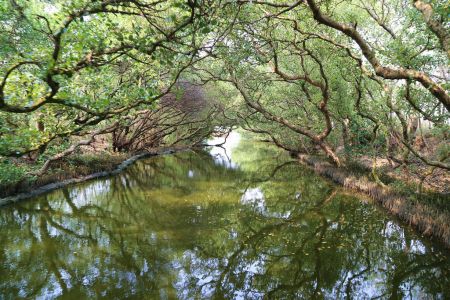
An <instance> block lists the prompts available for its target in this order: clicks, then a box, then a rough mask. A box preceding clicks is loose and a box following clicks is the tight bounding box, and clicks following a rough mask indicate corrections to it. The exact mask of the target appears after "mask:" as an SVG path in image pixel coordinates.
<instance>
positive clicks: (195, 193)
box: [0, 140, 450, 299]
mask: <svg viewBox="0 0 450 300" xmlns="http://www.w3.org/2000/svg"><path fill="white" fill-rule="evenodd" d="M214 154H217V153H214ZM227 154H228V156H229V159H228V160H227V159H225V160H226V161H229V162H231V161H233V165H231V164H230V163H227V164H223V163H220V162H219V160H218V158H217V157H215V156H211V155H210V154H209V153H207V152H183V153H179V154H175V155H170V156H164V157H157V158H151V159H148V160H143V161H140V162H138V163H136V164H135V165H133V166H132V167H131V168H130V169H128V170H127V171H126V172H124V173H122V174H120V175H119V176H116V177H112V178H109V179H104V180H98V181H93V182H88V183H85V184H81V185H77V186H75V187H71V188H66V189H62V190H59V191H55V192H53V193H51V194H48V195H46V196H43V197H40V198H38V199H34V200H31V201H28V202H24V203H21V204H17V205H15V206H10V207H5V208H2V209H1V210H0V243H1V245H2V249H1V251H0V274H1V277H0V278H1V279H0V299H3V298H4V299H12V298H18V297H24V298H53V297H58V296H64V297H65V298H74V299H77V298H78V299H83V298H86V297H89V298H97V297H105V298H138V299H142V298H145V299H153V298H160V299H173V298H182V299H193V298H218V299H221V298H228V299H230V298H233V299H236V298H237V299H239V298H240V299H260V298H263V297H266V298H275V299H279V298H283V299H286V298H287V299H293V298H295V299H302V298H303V299H311V298H319V299H320V298H325V299H338V298H347V297H349V298H352V299H365V298H373V297H379V298H381V299H387V298H391V299H401V298H406V299H409V298H413V299H423V298H426V299H427V298H430V299H448V298H450V272H449V271H450V257H449V254H448V252H446V250H443V249H441V248H439V246H437V245H433V244H431V243H430V242H429V241H427V240H423V239H421V238H420V237H418V236H417V235H415V234H414V233H413V232H411V231H410V230H408V229H406V228H404V227H402V226H399V225H398V224H397V223H396V222H394V221H392V220H391V219H390V218H389V217H387V216H386V215H385V214H383V213H382V212H380V211H378V210H376V209H375V208H374V207H373V206H371V205H368V204H363V203H362V202H361V201H359V200H358V199H357V198H354V197H352V196H348V195H345V194H343V193H341V192H340V191H339V190H337V189H336V188H335V187H334V186H332V185H331V184H330V183H328V182H326V181H324V180H323V179H321V178H319V177H317V176H315V175H314V174H313V173H311V171H309V170H307V169H305V168H303V167H302V166H300V165H298V164H297V163H295V162H291V161H289V158H288V157H286V156H285V155H284V154H282V153H281V152H278V151H276V150H274V149H272V148H269V147H267V146H266V145H259V144H255V143H253V144H252V143H251V142H249V141H247V140H242V141H241V142H240V143H239V144H238V145H235V147H234V149H233V150H232V151H229V153H227Z"/></svg>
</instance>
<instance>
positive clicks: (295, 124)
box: [0, 0, 450, 170]
mask: <svg viewBox="0 0 450 300" xmlns="http://www.w3.org/2000/svg"><path fill="white" fill-rule="evenodd" d="M448 16H449V5H448V2H447V1H440V0H431V1H421V0H384V1H375V0H369V1H363V0H349V1H335V0H299V1H293V0H290V1H288V0H286V1H263V0H261V1H260V0H227V1H220V0H218V1H208V0H131V1H130V0H100V1H87V0H86V1H70V0H58V1H45V0H3V1H1V2H0V32H2V33H1V35H0V158H2V160H3V161H5V162H7V161H10V160H11V159H12V158H14V157H16V158H17V157H24V156H26V155H28V157H31V158H32V159H34V160H36V159H41V160H42V161H44V160H45V159H47V158H49V157H51V156H52V155H54V154H55V153H59V152H62V151H68V150H69V152H70V149H72V150H74V149H75V148H74V146H77V145H78V144H77V143H76V142H77V141H78V139H77V137H84V136H89V137H90V138H92V139H94V138H95V136H97V135H103V134H110V135H111V136H112V140H113V141H112V144H113V148H114V150H116V151H138V150H142V149H144V148H148V147H155V146H158V145H162V144H179V143H186V144H201V143H202V141H203V139H204V138H205V137H207V136H208V135H210V134H212V133H214V132H215V131H217V130H219V131H221V130H223V128H232V127H233V126H234V127H235V126H238V127H241V128H244V129H246V130H249V131H252V132H256V133H259V134H261V135H262V136H265V137H266V138H268V139H269V140H270V141H271V142H273V143H275V144H277V145H278V146H280V147H282V148H284V149H287V150H289V151H291V152H294V153H298V152H314V151H321V152H323V153H324V154H325V155H327V156H328V157H329V159H330V160H331V161H332V162H334V163H335V164H337V165H340V164H342V158H343V157H348V156H350V157H351V156H353V155H358V154H370V155H372V156H373V157H377V156H385V157H387V158H388V159H389V160H390V161H391V162H392V163H397V164H405V163H411V162H420V163H422V164H426V165H428V166H430V167H431V168H432V169H434V168H440V169H446V170H448V169H449V168H450V166H449V153H450V150H449V148H450V146H449V143H448V139H449V130H448V129H449V115H448V112H449V108H450V96H449V93H448V89H449V81H448V77H449V69H448V65H449V64H448V62H449V58H450V44H449V43H450V28H449V27H450V25H449V24H450V23H449V20H448ZM186 83H188V84H189V85H192V86H197V87H198V89H200V90H201V92H199V93H204V98H205V99H206V100H205V101H203V100H202V101H199V102H198V103H197V104H196V102H195V101H194V102H193V103H194V104H193V105H194V106H193V107H190V109H182V108H180V105H167V103H168V102H167V101H164V100H162V99H164V97H175V98H176V99H179V98H182V97H183V93H184V92H185V90H186ZM202 97H203V96H202ZM194 98H196V97H194ZM200 98H201V97H200ZM180 103H183V102H182V101H181V102H180ZM205 103H206V104H205ZM196 105H198V109H196V108H195V107H196ZM181 106H183V105H181ZM194 111H195V112H196V113H193V112H194ZM424 131H425V132H424ZM90 140H91V139H88V140H87V141H88V142H89V141H90ZM144 141H151V142H144ZM88 142H86V143H88ZM114 143H116V144H114ZM124 143H125V144H124ZM131 145H133V146H131ZM70 147H72V148H70ZM342 148H343V151H342ZM70 153H71V152H70Z"/></svg>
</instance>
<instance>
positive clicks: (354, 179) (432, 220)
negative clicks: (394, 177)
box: [298, 154, 450, 248]
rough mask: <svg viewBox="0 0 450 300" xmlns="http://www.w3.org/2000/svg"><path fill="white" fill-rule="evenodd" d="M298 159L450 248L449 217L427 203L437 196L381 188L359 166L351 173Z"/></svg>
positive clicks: (318, 160)
mask: <svg viewBox="0 0 450 300" xmlns="http://www.w3.org/2000/svg"><path fill="white" fill-rule="evenodd" d="M298 159H299V161H300V162H301V163H303V164H305V165H307V166H309V167H311V168H313V169H314V170H315V171H316V173H318V174H319V175H321V176H324V177H327V178H329V179H331V180H332V181H333V182H335V183H337V184H339V185H341V186H343V187H345V188H347V189H350V190H354V191H357V192H360V193H363V194H365V195H367V196H369V197H370V198H372V199H373V200H374V201H376V203H378V204H380V205H381V206H382V207H384V208H385V209H386V210H387V211H388V212H389V213H390V214H392V215H393V216H395V217H398V218H399V219H401V220H402V221H404V222H406V223H407V224H409V225H410V226H412V227H414V228H415V229H417V230H418V231H419V232H420V233H421V234H423V235H424V236H428V237H432V238H436V239H437V240H439V241H440V242H442V243H443V244H444V245H445V246H446V247H447V248H450V213H449V212H448V210H446V209H442V207H439V203H433V202H435V201H433V200H432V199H431V198H433V197H436V196H437V195H438V194H435V193H433V194H432V195H429V194H426V193H422V194H416V193H412V192H411V190H410V188H408V186H405V188H403V189H400V188H395V187H392V186H389V185H386V186H381V185H380V184H377V183H375V182H374V181H372V180H371V179H370V176H369V173H368V172H366V173H365V172H364V171H363V170H364V166H363V165H361V166H360V167H361V168H360V170H353V169H350V168H348V167H347V168H346V167H340V168H338V167H335V166H333V165H332V164H330V163H329V162H327V161H325V160H324V159H322V158H321V157H317V156H310V155H303V154H300V155H298ZM353 164H355V163H353ZM440 195H441V196H442V198H444V200H445V198H448V195H445V194H440ZM447 200H448V199H447ZM436 202H437V201H436ZM436 204H437V205H436Z"/></svg>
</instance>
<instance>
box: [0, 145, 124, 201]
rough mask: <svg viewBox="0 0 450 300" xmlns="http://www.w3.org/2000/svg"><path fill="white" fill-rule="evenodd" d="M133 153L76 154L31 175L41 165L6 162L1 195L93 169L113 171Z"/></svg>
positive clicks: (29, 188) (93, 171)
mask: <svg viewBox="0 0 450 300" xmlns="http://www.w3.org/2000/svg"><path fill="white" fill-rule="evenodd" d="M130 156H131V154H126V153H119V154H116V153H114V154H110V153H101V154H91V153H86V154H76V155H72V156H68V157H65V158H63V159H61V160H59V161H55V162H52V164H51V165H50V168H49V170H48V171H47V173H46V174H44V175H43V176H39V177H37V176H33V175H30V174H31V173H32V172H33V171H34V170H35V169H37V168H38V167H39V165H32V166H31V165H26V164H20V165H14V164H2V166H1V170H0V171H3V172H2V176H1V178H0V198H3V197H7V196H11V195H14V194H17V193H24V192H28V191H31V190H33V189H35V188H37V187H40V186H43V185H47V184H51V183H55V182H59V181H63V180H66V179H71V178H81V177H84V176H87V175H89V174H92V173H98V172H110V171H112V170H114V169H116V168H117V166H118V165H119V164H120V163H122V162H123V161H124V160H126V159H127V158H129V157H130Z"/></svg>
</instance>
